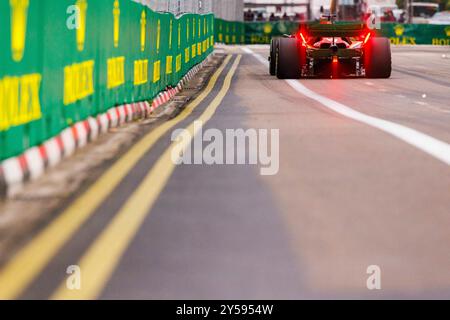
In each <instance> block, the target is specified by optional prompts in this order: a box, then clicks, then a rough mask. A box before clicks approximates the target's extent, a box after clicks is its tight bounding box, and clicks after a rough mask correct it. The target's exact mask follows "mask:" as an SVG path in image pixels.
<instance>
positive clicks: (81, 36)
mask: <svg viewBox="0 0 450 320" xmlns="http://www.w3.org/2000/svg"><path fill="white" fill-rule="evenodd" d="M76 5H77V6H78V8H79V9H80V16H79V22H80V25H79V26H78V28H77V48H78V51H83V50H84V43H85V41H86V11H87V9H88V4H87V0H77V2H76Z"/></svg>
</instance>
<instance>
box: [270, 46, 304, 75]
mask: <svg viewBox="0 0 450 320" xmlns="http://www.w3.org/2000/svg"><path fill="white" fill-rule="evenodd" d="M301 68H302V67H301V57H300V50H299V47H298V41H297V39H295V38H279V39H278V50H277V53H276V74H277V77H278V79H300V78H301V76H302V71H301Z"/></svg>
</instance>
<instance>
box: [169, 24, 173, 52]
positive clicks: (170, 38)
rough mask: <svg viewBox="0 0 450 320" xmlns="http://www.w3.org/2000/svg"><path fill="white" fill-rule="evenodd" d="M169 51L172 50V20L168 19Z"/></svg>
mask: <svg viewBox="0 0 450 320" xmlns="http://www.w3.org/2000/svg"><path fill="white" fill-rule="evenodd" d="M169 29H170V30H169V49H172V33H173V20H172V19H170V28H169Z"/></svg>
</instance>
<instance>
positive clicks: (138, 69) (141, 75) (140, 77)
mask: <svg viewBox="0 0 450 320" xmlns="http://www.w3.org/2000/svg"><path fill="white" fill-rule="evenodd" d="M147 82H148V60H136V61H134V85H135V86H139V85H142V84H145V83H147Z"/></svg>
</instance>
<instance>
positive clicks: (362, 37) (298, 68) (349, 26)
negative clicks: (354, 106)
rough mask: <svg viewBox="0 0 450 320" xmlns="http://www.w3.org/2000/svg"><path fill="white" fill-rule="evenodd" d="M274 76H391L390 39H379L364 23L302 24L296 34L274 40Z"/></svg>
mask: <svg viewBox="0 0 450 320" xmlns="http://www.w3.org/2000/svg"><path fill="white" fill-rule="evenodd" d="M269 61H270V74H271V75H276V76H277V77H278V78H279V79H299V78H303V77H327V78H339V77H348V76H353V77H367V78H389V77H390V76H391V70H392V67H391V48H390V42H389V39H387V38H383V37H377V35H376V33H375V32H374V31H373V30H370V29H368V28H367V26H366V25H365V24H363V23H334V22H333V21H331V19H329V20H328V21H326V22H321V23H307V24H302V25H300V28H299V30H298V32H297V33H296V34H295V35H291V36H285V37H280V38H274V39H272V42H271V46H270V57H269Z"/></svg>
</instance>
